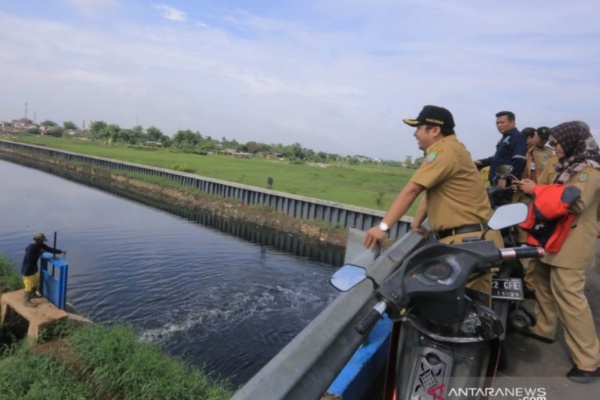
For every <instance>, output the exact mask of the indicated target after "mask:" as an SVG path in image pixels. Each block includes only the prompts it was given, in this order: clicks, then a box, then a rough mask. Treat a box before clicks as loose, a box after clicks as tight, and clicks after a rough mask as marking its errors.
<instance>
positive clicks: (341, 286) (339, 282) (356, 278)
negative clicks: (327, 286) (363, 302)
mask: <svg viewBox="0 0 600 400" xmlns="http://www.w3.org/2000/svg"><path fill="white" fill-rule="evenodd" d="M365 279H367V270H366V269H365V268H363V267H358V266H356V265H352V264H346V265H343V266H342V267H341V268H340V269H338V270H337V271H336V272H335V273H334V274H333V275H332V276H331V278H330V279H329V283H331V285H332V286H333V287H334V288H336V289H337V290H339V291H340V292H347V291H348V290H350V289H352V288H353V287H355V286H356V285H358V284H359V283H361V282H362V281H364V280H365Z"/></svg>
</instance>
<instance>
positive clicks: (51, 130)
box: [46, 126, 64, 137]
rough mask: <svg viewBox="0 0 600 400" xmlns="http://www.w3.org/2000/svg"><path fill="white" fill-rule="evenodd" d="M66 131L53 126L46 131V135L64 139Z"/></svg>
mask: <svg viewBox="0 0 600 400" xmlns="http://www.w3.org/2000/svg"><path fill="white" fill-rule="evenodd" d="M63 131H64V129H63V128H62V127H60V126H53V127H51V128H48V130H46V135H50V136H54V137H62V135H63Z"/></svg>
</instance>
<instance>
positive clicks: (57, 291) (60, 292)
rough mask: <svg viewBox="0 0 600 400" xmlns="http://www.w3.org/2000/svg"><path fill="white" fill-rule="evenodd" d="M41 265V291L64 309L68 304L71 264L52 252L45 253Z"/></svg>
mask: <svg viewBox="0 0 600 400" xmlns="http://www.w3.org/2000/svg"><path fill="white" fill-rule="evenodd" d="M40 266H41V267H40V293H42V295H43V296H44V297H45V298H47V299H48V300H49V301H50V302H51V303H52V304H54V305H55V306H56V307H58V308H60V309H61V310H64V309H65V306H66V304H67V277H68V275H69V264H67V263H66V262H65V261H64V260H60V259H58V258H56V257H54V256H53V255H52V254H50V253H44V254H42V257H41V261H40Z"/></svg>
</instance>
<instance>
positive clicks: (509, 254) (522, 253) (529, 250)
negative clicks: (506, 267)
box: [500, 247, 546, 261]
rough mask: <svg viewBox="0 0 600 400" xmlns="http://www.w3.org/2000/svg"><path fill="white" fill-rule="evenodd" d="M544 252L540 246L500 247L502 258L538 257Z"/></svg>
mask: <svg viewBox="0 0 600 400" xmlns="http://www.w3.org/2000/svg"><path fill="white" fill-rule="evenodd" d="M545 254H546V252H545V251H544V249H543V248H542V247H509V248H506V249H500V257H501V258H502V260H504V261H507V260H514V259H517V258H540V257H543V256H544V255H545Z"/></svg>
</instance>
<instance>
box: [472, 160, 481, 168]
mask: <svg viewBox="0 0 600 400" xmlns="http://www.w3.org/2000/svg"><path fill="white" fill-rule="evenodd" d="M473 162H474V163H475V165H477V166H478V167H480V166H481V161H479V160H474V161H473Z"/></svg>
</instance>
